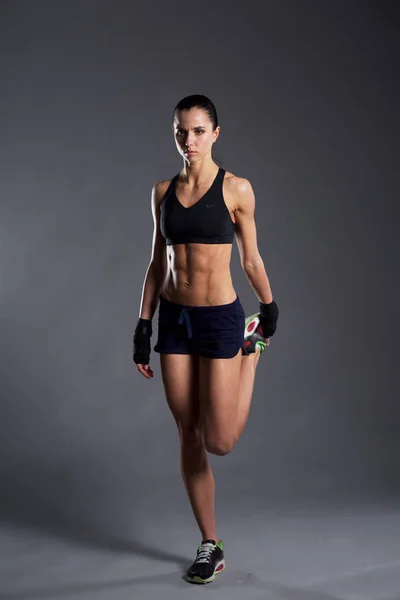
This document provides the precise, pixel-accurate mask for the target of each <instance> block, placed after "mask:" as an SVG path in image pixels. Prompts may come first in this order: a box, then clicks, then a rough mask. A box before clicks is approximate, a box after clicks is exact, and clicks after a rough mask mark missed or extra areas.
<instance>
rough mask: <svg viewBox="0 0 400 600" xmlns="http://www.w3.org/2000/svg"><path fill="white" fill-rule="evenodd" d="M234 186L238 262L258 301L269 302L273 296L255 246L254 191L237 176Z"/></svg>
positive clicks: (245, 180) (245, 181)
mask: <svg viewBox="0 0 400 600" xmlns="http://www.w3.org/2000/svg"><path fill="white" fill-rule="evenodd" d="M234 188H235V190H234V194H235V199H236V212H235V218H236V241H237V245H238V250H239V255H240V262H241V265H242V268H243V271H244V273H245V275H246V277H247V280H248V282H249V283H250V285H251V287H252V288H253V290H254V293H255V294H256V296H257V298H258V300H259V302H263V303H264V304H269V303H270V302H272V300H273V297H272V291H271V286H270V283H269V279H268V276H267V273H266V270H265V266H264V262H263V260H262V258H261V256H260V253H259V250H258V246H257V231H256V224H255V220H254V213H255V197H254V192H253V189H252V187H251V184H250V182H249V181H248V180H247V179H243V178H239V177H236V178H235V183H234Z"/></svg>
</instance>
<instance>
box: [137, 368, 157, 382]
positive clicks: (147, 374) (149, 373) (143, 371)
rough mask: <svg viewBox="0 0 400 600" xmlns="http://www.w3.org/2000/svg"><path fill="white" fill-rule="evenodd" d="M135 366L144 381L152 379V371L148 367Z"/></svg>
mask: <svg viewBox="0 0 400 600" xmlns="http://www.w3.org/2000/svg"><path fill="white" fill-rule="evenodd" d="M136 366H137V370H138V371H139V373H141V374H142V375H143V377H146V379H151V378H152V377H154V372H153V369H152V368H151V367H150V365H136Z"/></svg>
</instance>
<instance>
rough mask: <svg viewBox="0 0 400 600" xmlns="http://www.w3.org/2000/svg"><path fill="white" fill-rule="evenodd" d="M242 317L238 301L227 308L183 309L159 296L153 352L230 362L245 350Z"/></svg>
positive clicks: (241, 308)
mask: <svg viewBox="0 0 400 600" xmlns="http://www.w3.org/2000/svg"><path fill="white" fill-rule="evenodd" d="M244 322H245V314H244V310H243V307H242V304H241V302H240V300H239V297H238V296H236V300H234V301H233V302H231V303H230V304H220V305H217V306H185V305H183V304H177V303H176V302H171V301H170V300H167V299H166V298H164V297H163V296H162V295H160V306H159V312H158V340H157V343H156V345H155V346H154V352H159V353H160V354H198V355H199V356H205V357H207V358H232V357H233V356H236V354H237V353H238V352H239V349H240V348H241V349H242V355H243V354H248V352H247V350H246V348H245V347H244Z"/></svg>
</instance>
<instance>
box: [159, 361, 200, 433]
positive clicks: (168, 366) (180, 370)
mask: <svg viewBox="0 0 400 600" xmlns="http://www.w3.org/2000/svg"><path fill="white" fill-rule="evenodd" d="M160 363H161V375H162V380H163V385H164V391H165V396H166V399H167V402H168V406H169V408H170V410H171V412H172V415H173V417H174V419H175V421H176V424H177V425H178V429H179V431H180V432H181V431H182V430H193V429H196V428H199V427H200V402H199V386H198V378H199V364H198V356H196V355H193V354H160Z"/></svg>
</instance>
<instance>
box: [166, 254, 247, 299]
mask: <svg viewBox="0 0 400 600" xmlns="http://www.w3.org/2000/svg"><path fill="white" fill-rule="evenodd" d="M166 252H167V264H168V267H167V274H166V276H165V279H164V282H163V286H162V291H161V294H162V295H163V297H164V298H166V299H167V300H170V301H171V302H177V303H179V304H185V305H186V306H218V305H220V304H230V303H231V302H234V300H235V299H236V292H235V289H234V287H233V282H232V277H231V272H230V262H231V255H232V244H176V245H173V246H167V247H166Z"/></svg>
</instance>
